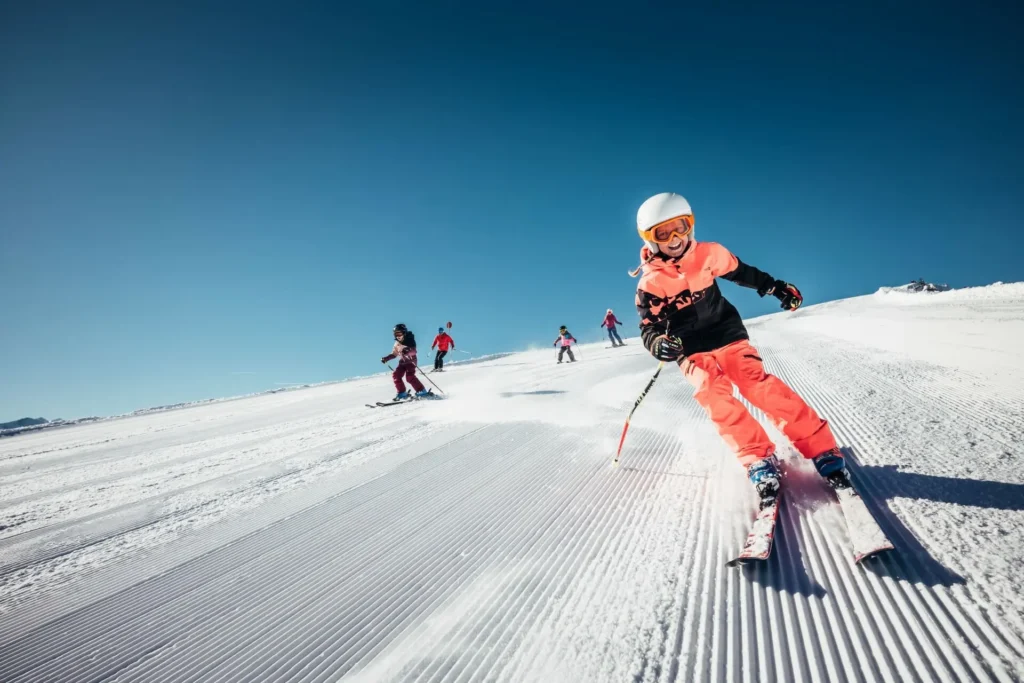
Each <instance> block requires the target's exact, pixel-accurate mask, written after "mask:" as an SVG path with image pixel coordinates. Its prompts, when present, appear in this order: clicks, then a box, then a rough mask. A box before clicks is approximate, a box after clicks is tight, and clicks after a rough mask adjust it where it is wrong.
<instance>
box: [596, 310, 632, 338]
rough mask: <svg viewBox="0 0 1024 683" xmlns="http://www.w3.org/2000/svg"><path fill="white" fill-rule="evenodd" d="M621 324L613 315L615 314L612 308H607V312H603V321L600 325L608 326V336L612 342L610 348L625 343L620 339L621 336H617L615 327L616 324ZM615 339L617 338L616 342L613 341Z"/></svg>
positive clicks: (617, 332)
mask: <svg viewBox="0 0 1024 683" xmlns="http://www.w3.org/2000/svg"><path fill="white" fill-rule="evenodd" d="M621 324H622V322H621V321H620V320H619V319H618V318H616V317H615V314H614V313H613V312H612V309H610V308H609V309H608V312H607V313H605V314H604V322H603V323H601V327H607V328H608V338H609V339H610V340H611V342H612V348H615V347H616V346H625V345H626V342H624V341H622V337H620V336H619V331H618V330H617V329H616V328H615V326H616V325H621ZM616 340H618V343H617V344H616V343H615V342H616Z"/></svg>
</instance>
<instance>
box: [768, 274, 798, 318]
mask: <svg viewBox="0 0 1024 683" xmlns="http://www.w3.org/2000/svg"><path fill="white" fill-rule="evenodd" d="M772 294H774V295H775V298H776V299H778V300H779V301H781V302H782V306H781V308H782V310H784V311H795V310H796V309H798V308H800V304H802V303H803V302H804V296H803V294H801V293H800V290H799V289H797V288H796V285H791V284H789V283H788V282H783V281H782V280H776V281H775V291H774V292H772Z"/></svg>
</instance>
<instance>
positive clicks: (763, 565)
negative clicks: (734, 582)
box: [740, 501, 828, 598]
mask: <svg viewBox="0 0 1024 683" xmlns="http://www.w3.org/2000/svg"><path fill="white" fill-rule="evenodd" d="M791 515H795V517H794V516H791ZM798 525H799V513H797V512H794V511H793V510H792V509H791V506H789V505H786V504H785V501H783V505H782V507H780V508H779V518H778V521H777V522H776V526H777V528H776V531H775V540H774V543H775V548H774V549H773V551H772V554H771V555H769V557H768V559H767V560H766V561H764V562H760V563H752V564H748V565H744V566H742V567H740V571H742V572H743V575H744V576H745V577H746V578H747V579H748V580H750V581H751V582H752V583H756V584H758V585H759V586H762V587H764V588H771V589H773V590H775V591H777V592H779V593H788V594H790V595H802V596H804V597H808V598H823V597H825V595H827V594H828V591H826V590H825V588H824V587H823V586H822V585H821V584H820V583H818V582H817V581H815V580H814V579H813V578H811V575H810V574H808V573H807V567H806V565H805V564H804V561H803V559H802V558H801V556H800V544H799V543H797V542H796V541H795V540H793V539H794V538H795V537H796V536H797V535H799V530H798V528H797V527H798Z"/></svg>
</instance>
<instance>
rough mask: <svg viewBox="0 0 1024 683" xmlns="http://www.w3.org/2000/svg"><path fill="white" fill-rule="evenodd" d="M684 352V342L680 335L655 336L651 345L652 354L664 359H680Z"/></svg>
mask: <svg viewBox="0 0 1024 683" xmlns="http://www.w3.org/2000/svg"><path fill="white" fill-rule="evenodd" d="M683 354H684V352H683V342H682V340H681V339H680V338H679V337H668V336H666V335H664V334H663V335H661V336H660V337H655V338H654V343H653V344H652V345H651V355H652V356H654V357H655V358H657V359H658V360H662V361H674V360H679V358H680V357H682V356H683Z"/></svg>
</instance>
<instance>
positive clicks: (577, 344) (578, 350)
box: [573, 339, 583, 360]
mask: <svg viewBox="0 0 1024 683" xmlns="http://www.w3.org/2000/svg"><path fill="white" fill-rule="evenodd" d="M573 341H576V340H575V339H573ZM576 355H577V356H579V357H580V360H583V354H582V353H580V343H579V342H578V341H577V342H576Z"/></svg>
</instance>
